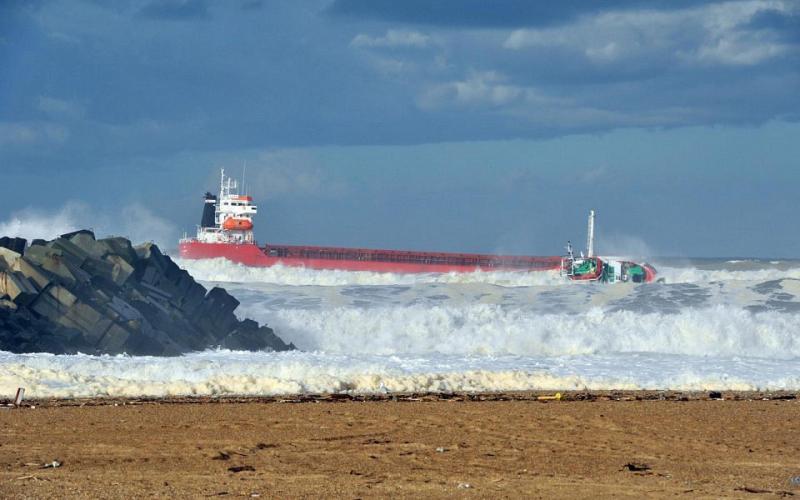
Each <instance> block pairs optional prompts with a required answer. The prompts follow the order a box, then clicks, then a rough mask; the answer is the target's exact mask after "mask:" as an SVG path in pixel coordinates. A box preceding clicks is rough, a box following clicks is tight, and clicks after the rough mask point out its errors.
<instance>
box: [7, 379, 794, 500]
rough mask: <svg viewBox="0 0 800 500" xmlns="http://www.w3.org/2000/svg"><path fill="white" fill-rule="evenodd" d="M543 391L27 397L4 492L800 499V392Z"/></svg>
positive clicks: (14, 427) (12, 435) (13, 422)
mask: <svg viewBox="0 0 800 500" xmlns="http://www.w3.org/2000/svg"><path fill="white" fill-rule="evenodd" d="M535 396H536V395H533V394H522V395H510V396H506V395H495V396H489V397H483V396H482V397H478V398H476V397H472V398H469V397H458V396H452V397H443V398H438V397H407V398H399V399H397V400H393V398H383V400H377V401H354V400H350V399H346V400H341V399H340V398H329V397H322V398H308V397H307V398H288V399H281V398H266V399H263V398H262V399H258V398H251V399H228V400H165V401H144V400H119V401H112V400H99V401H98V400H95V401H80V400H73V401H51V402H47V401H39V402H29V404H33V405H36V408H35V409H34V408H30V407H23V408H14V409H3V410H0V497H3V498H22V497H50V498H56V497H59V498H63V497H96V498H130V497H144V496H156V497H193V498H197V497H204V496H222V497H225V496H246V497H255V496H260V497H281V498H286V497H328V498H331V497H336V498H363V497H443V496H457V497H473V496H474V497H480V498H489V497H492V498H495V497H498V498H503V497H542V498H553V497H571V498H574V497H595V498H596V497H620V496H627V497H644V496H654V497H661V496H703V497H717V498H718V497H752V498H770V497H774V496H775V495H779V496H780V495H783V496H790V495H795V496H800V485H793V484H792V482H791V480H790V478H791V477H793V476H800V401H798V400H797V399H793V396H786V395H782V396H778V397H779V398H783V399H777V398H776V399H770V400H761V399H759V398H760V395H752V394H738V395H737V394H727V393H726V394H725V397H726V398H733V397H738V398H739V399H738V400H725V401H716V400H708V399H707V398H701V399H696V398H695V397H689V398H686V397H683V396H681V395H675V394H668V395H665V394H636V393H633V394H630V393H629V394H614V395H608V394H604V395H599V397H598V395H576V394H571V395H567V398H568V400H562V401H552V400H551V401H537V400H535ZM637 398H639V399H640V400H637ZM470 399H487V400H486V401H475V400H470ZM576 399H584V400H582V401H580V400H576ZM681 399H688V400H681ZM281 400H282V401H284V402H279V401H281ZM300 400H305V401H306V402H299V403H295V402H293V401H300ZM320 401H321V402H320ZM54 460H57V461H58V462H60V463H61V466H60V467H57V468H41V466H42V464H44V463H51V462H53V461H54ZM629 464H630V465H629ZM631 469H633V470H631Z"/></svg>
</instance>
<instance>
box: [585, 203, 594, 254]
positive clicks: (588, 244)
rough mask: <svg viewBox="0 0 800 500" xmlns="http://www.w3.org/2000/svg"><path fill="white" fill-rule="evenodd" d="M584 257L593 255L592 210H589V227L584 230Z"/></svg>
mask: <svg viewBox="0 0 800 500" xmlns="http://www.w3.org/2000/svg"><path fill="white" fill-rule="evenodd" d="M586 233H587V234H586V257H588V258H592V257H594V210H589V227H588V230H587V232H586Z"/></svg>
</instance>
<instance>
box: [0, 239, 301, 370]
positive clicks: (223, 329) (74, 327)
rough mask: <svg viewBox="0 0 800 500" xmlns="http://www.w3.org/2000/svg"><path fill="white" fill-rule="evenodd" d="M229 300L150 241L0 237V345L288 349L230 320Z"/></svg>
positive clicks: (152, 351) (111, 350)
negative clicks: (28, 239) (201, 281)
mask: <svg viewBox="0 0 800 500" xmlns="http://www.w3.org/2000/svg"><path fill="white" fill-rule="evenodd" d="M238 306H239V301H238V300H236V299H235V298H234V297H233V296H231V295H230V294H228V293H227V292H226V291H225V290H224V289H222V288H218V287H216V288H213V289H212V290H211V291H207V290H206V289H205V287H203V286H202V285H201V284H199V283H197V282H196V281H195V280H194V279H193V278H192V277H191V276H190V275H189V273H188V272H186V271H185V270H183V269H180V268H179V267H178V266H177V265H176V264H175V263H174V262H173V261H172V259H170V258H169V256H167V255H164V254H163V253H162V252H161V250H160V249H159V248H158V247H157V246H156V245H155V244H153V243H145V244H143V245H139V246H133V245H132V244H131V242H130V241H128V240H126V239H125V238H120V237H113V238H105V239H100V240H97V239H96V238H95V235H94V234H93V233H92V232H91V231H87V230H81V231H76V232H73V233H68V234H64V235H62V236H61V237H59V238H56V239H54V240H52V241H44V240H34V241H33V242H32V243H31V245H29V246H28V245H27V242H26V241H25V240H21V239H19V238H0V350H5V351H11V352H53V353H57V354H61V353H75V352H84V353H92V354H94V353H105V354H118V353H128V354H131V355H144V354H146V355H177V354H180V353H184V352H189V351H196V350H203V349H207V348H211V347H216V346H221V347H226V348H230V349H237V350H289V349H294V346H293V345H291V344H286V343H285V342H283V341H282V340H281V339H280V338H279V337H278V336H277V335H275V332H273V331H272V329H270V328H269V327H266V326H260V325H258V323H256V322H255V321H251V320H244V321H240V320H238V319H237V318H236V316H235V315H234V311H235V310H236V308H237V307H238Z"/></svg>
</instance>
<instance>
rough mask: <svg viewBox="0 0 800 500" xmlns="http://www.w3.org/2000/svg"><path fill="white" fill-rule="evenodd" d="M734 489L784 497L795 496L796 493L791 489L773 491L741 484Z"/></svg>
mask: <svg viewBox="0 0 800 500" xmlns="http://www.w3.org/2000/svg"><path fill="white" fill-rule="evenodd" d="M734 491H744V492H745V493H774V494H776V495H779V496H782V497H789V496H794V493H792V492H791V491H772V490H765V489H764V488H754V487H752V486H741V487H739V488H734Z"/></svg>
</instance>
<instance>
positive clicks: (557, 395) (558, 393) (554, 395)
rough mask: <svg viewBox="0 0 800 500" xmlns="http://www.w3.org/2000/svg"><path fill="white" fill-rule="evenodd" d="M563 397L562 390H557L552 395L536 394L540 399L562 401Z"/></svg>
mask: <svg viewBox="0 0 800 500" xmlns="http://www.w3.org/2000/svg"><path fill="white" fill-rule="evenodd" d="M561 398H562V396H561V393H560V392H557V393H555V394H553V395H552V396H536V399H537V400H538V401H561Z"/></svg>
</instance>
